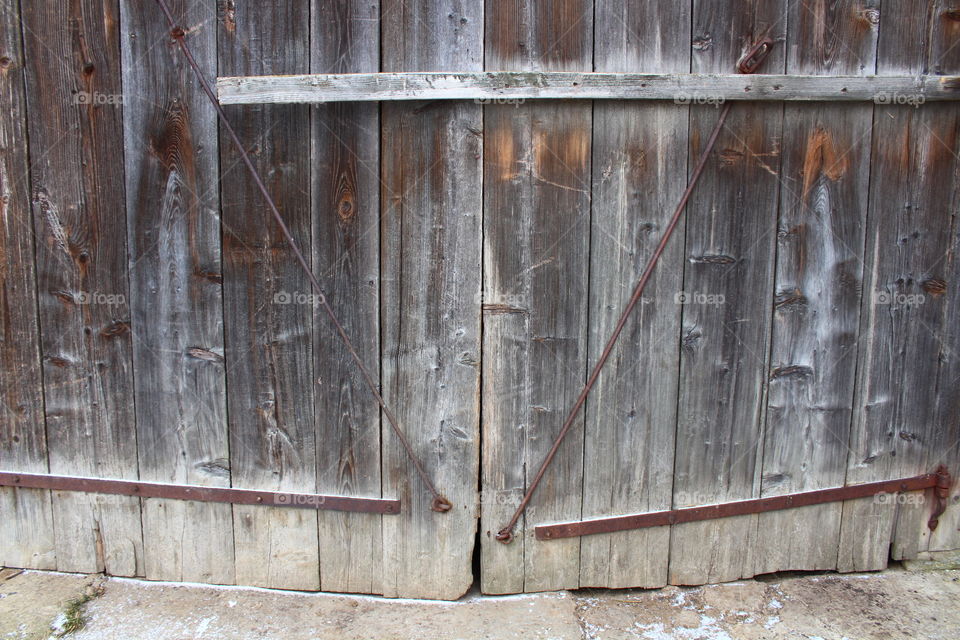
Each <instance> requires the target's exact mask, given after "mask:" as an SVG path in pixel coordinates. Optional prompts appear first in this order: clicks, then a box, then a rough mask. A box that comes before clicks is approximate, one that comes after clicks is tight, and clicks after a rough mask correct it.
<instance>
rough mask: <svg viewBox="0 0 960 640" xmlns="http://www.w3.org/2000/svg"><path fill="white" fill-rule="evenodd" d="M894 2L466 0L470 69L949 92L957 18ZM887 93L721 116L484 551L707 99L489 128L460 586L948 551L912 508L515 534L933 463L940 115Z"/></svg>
mask: <svg viewBox="0 0 960 640" xmlns="http://www.w3.org/2000/svg"><path fill="white" fill-rule="evenodd" d="M920 4H921V5H922V6H921V7H917V6H913V5H910V4H909V3H890V6H889V7H888V6H884V7H882V13H881V7H880V4H879V2H873V1H871V0H840V1H837V2H829V1H826V0H822V1H819V0H818V1H812V2H802V1H795V0H778V1H777V2H759V1H757V2H748V3H738V4H737V5H736V7H734V3H716V2H706V1H702V0H692V1H691V2H674V3H669V4H667V3H660V4H658V5H655V3H596V4H595V5H592V6H591V3H585V2H583V1H581V0H570V1H568V2H563V3H559V4H557V3H554V4H553V5H552V6H551V9H550V10H547V9H545V8H543V7H540V6H539V5H537V6H536V8H533V7H531V6H528V4H527V3H524V2H519V1H506V0H505V1H503V2H488V17H487V24H488V27H487V35H486V42H487V55H486V66H487V69H500V68H510V69H521V68H522V69H548V70H552V69H564V70H583V69H589V68H590V67H591V63H592V68H593V69H594V70H596V71H621V72H627V71H648V70H651V69H656V70H657V71H658V72H670V71H675V72H694V73H731V72H733V70H734V68H735V65H736V62H737V59H738V58H739V57H740V56H741V54H742V53H743V52H744V51H745V50H746V49H747V48H748V47H749V46H750V44H751V43H752V42H754V41H756V40H757V39H758V38H759V37H760V36H761V35H764V34H766V35H769V36H771V37H772V38H773V39H774V40H775V42H776V45H775V48H774V52H773V55H771V56H770V57H769V58H768V59H767V60H766V62H765V64H764V67H763V71H762V72H763V73H774V74H777V73H787V74H792V75H845V76H863V75H874V74H886V75H911V74H915V75H916V74H923V73H930V74H950V73H956V72H957V71H958V69H957V68H956V67H957V61H958V60H960V56H958V54H956V53H955V51H952V50H951V47H953V48H954V49H956V48H957V47H956V44H957V42H958V37H960V31H958V29H957V18H956V15H955V11H954V12H953V13H951V12H950V11H949V8H948V7H946V5H945V4H944V3H942V2H939V1H937V0H931V1H930V2H927V3H920ZM648 5H650V6H648ZM654 5H655V6H654ZM591 19H592V20H593V23H592V24H591ZM561 25H562V26H561ZM590 42H592V46H591V45H590ZM590 51H592V61H591V60H590V54H589V52H590ZM910 97H911V96H889V95H877V96H876V97H875V100H874V103H876V104H874V103H871V102H860V103H848V104H838V103H835V102H825V103H787V104H780V103H752V104H751V103H743V104H736V105H734V107H733V111H732V112H731V115H730V118H729V119H728V120H727V122H726V125H725V127H724V128H723V130H722V131H721V133H720V137H719V139H718V142H717V145H716V147H715V149H714V151H713V152H712V153H711V155H710V158H709V161H708V163H707V165H706V171H705V172H704V174H703V176H702V178H701V180H700V182H699V184H698V187H697V189H696V191H695V192H694V195H693V197H692V199H691V201H690V203H689V206H688V207H687V213H686V222H685V225H684V224H681V227H680V228H679V231H678V234H677V237H675V238H674V241H673V243H672V244H671V245H670V247H669V248H668V250H667V252H666V253H665V254H664V256H663V258H662V260H661V262H660V265H659V267H658V271H657V275H656V277H655V279H654V280H653V282H652V283H651V285H650V286H649V287H648V288H647V290H646V292H645V294H644V299H643V304H641V305H640V307H639V308H638V309H637V311H636V313H635V314H634V316H633V317H632V318H631V319H630V321H629V323H628V325H627V329H626V332H625V333H624V335H623V336H622V337H621V340H620V343H619V345H618V347H617V350H616V351H615V352H614V357H613V359H612V360H611V362H610V364H609V365H608V367H607V369H606V370H605V372H604V373H603V375H602V376H601V378H600V381H599V383H598V385H597V386H596V388H595V389H594V391H593V392H592V394H591V396H590V397H589V399H588V401H587V404H586V409H585V411H584V412H583V414H582V415H581V416H580V417H579V418H578V420H579V422H577V423H575V427H574V429H573V430H572V431H571V433H570V434H569V435H568V436H567V438H566V439H565V441H564V443H563V445H562V447H561V449H560V452H559V455H558V457H557V459H556V460H555V462H554V463H553V465H552V466H551V467H549V468H548V471H547V473H546V475H545V476H544V482H543V485H542V486H541V488H540V489H539V491H538V492H537V493H535V494H534V497H533V500H532V501H531V503H530V506H529V508H528V509H527V511H526V514H525V518H524V519H522V520H521V521H520V523H519V524H518V526H517V528H516V530H515V534H516V537H515V539H514V541H513V542H512V543H511V544H510V545H502V544H500V543H499V542H497V541H496V540H495V536H496V533H497V531H498V530H499V529H500V528H501V527H502V526H503V525H504V524H505V523H506V522H507V520H508V518H509V516H510V515H511V513H512V512H513V511H514V509H515V507H516V506H517V503H518V501H519V499H520V496H521V495H522V494H523V492H524V490H525V489H526V487H527V485H528V483H529V482H530V480H531V478H532V477H533V475H534V473H535V472H536V470H537V468H538V467H539V465H540V463H541V462H542V460H543V458H544V456H545V455H546V452H547V451H548V449H549V448H550V445H551V444H552V440H553V438H554V437H555V435H556V433H557V431H558V429H559V427H560V424H561V423H562V420H563V417H564V415H565V412H566V410H567V409H568V408H569V407H570V405H571V404H572V402H573V400H574V398H575V395H576V393H577V391H578V390H579V387H580V385H582V383H583V382H584V379H585V374H586V371H587V369H586V367H587V366H588V365H591V364H592V363H593V362H594V361H595V360H596V359H597V357H598V355H599V352H600V349H601V347H602V346H603V341H604V340H605V338H606V336H607V335H608V334H609V332H610V330H611V328H612V325H613V323H614V322H615V320H616V318H617V315H618V313H619V311H620V309H622V308H623V306H624V304H625V302H626V299H627V298H628V297H629V293H630V288H631V287H632V284H633V282H634V281H635V279H636V278H637V276H638V275H639V273H640V271H641V269H642V268H643V266H644V262H645V259H646V257H647V256H648V255H649V254H650V253H651V251H652V248H653V245H654V244H655V243H656V241H657V240H658V239H659V237H660V235H661V232H662V229H663V225H664V223H665V222H666V220H667V219H668V215H669V213H670V211H671V210H672V208H673V206H674V204H675V203H676V202H677V200H678V197H679V194H680V191H681V190H682V188H683V186H684V185H685V177H686V175H687V172H688V171H689V170H690V169H691V168H692V164H693V161H694V160H695V159H696V158H697V157H698V156H699V154H700V153H701V149H702V146H703V144H704V141H705V140H706V138H707V136H708V135H709V133H710V131H711V129H712V128H713V126H714V123H715V122H716V120H717V117H718V113H719V111H718V109H717V108H716V107H718V106H719V105H718V104H717V100H716V99H715V96H710V95H683V94H678V95H677V96H676V99H675V100H674V103H673V104H670V103H667V104H664V103H660V104H638V103H619V102H616V101H596V102H595V103H594V106H593V109H592V111H590V112H582V111H581V110H580V109H581V106H582V105H579V104H576V103H560V104H556V105H549V106H544V105H543V104H542V103H536V104H520V105H493V106H488V107H487V108H486V121H485V141H486V154H485V167H486V183H485V188H484V193H485V202H484V205H485V223H484V249H485V255H484V316H483V318H484V350H483V355H484V359H483V371H484V386H483V391H484V397H483V425H484V426H483V434H484V442H483V449H484V450H483V477H482V486H483V494H482V497H483V505H482V518H481V542H482V560H483V563H482V573H481V585H482V588H483V590H484V591H485V592H487V593H507V592H514V591H519V590H525V591H536V590H541V589H550V588H561V587H564V588H569V587H577V586H580V587H585V586H602V587H626V586H647V587H655V586H662V585H664V584H668V583H673V584H702V583H707V582H716V581H725V580H734V579H739V578H741V577H750V576H753V575H757V574H761V573H769V572H773V571H782V570H823V569H839V570H841V571H850V570H869V569H879V568H883V567H884V566H886V563H887V561H888V559H889V557H890V556H891V554H892V556H893V557H894V558H899V557H915V556H916V554H917V552H918V551H921V550H926V549H931V550H936V549H941V548H946V547H948V546H949V545H950V544H956V536H957V524H956V517H957V516H956V513H955V512H956V510H955V509H954V513H952V514H951V513H950V512H949V511H948V515H947V516H946V517H945V518H944V519H943V521H942V522H943V523H945V524H941V526H940V528H938V529H937V531H936V533H934V534H931V532H930V530H929V529H928V528H927V519H928V517H929V515H930V510H931V503H930V501H929V500H927V499H925V497H924V496H923V495H913V496H908V498H907V499H906V500H904V501H899V502H898V501H897V500H887V501H883V500H878V499H877V498H875V497H874V498H864V499H859V500H850V501H848V502H846V503H840V502H837V503H829V504H821V505H815V506H808V507H803V508H799V509H790V510H785V511H777V512H771V513H764V514H759V515H758V514H752V515H740V516H734V517H728V518H721V519H716V520H709V521H704V522H690V523H684V524H678V525H674V526H673V527H667V526H663V527H658V528H649V529H641V530H634V531H627V532H618V533H604V534H596V535H590V536H584V537H582V538H566V539H560V540H550V541H542V540H537V539H536V538H534V535H533V525H537V524H542V523H549V522H556V521H564V520H580V519H589V518H596V517H601V516H609V515H621V514H630V513H643V512H649V511H658V510H665V509H670V508H683V507H689V506H695V505H704V504H717V503H724V502H730V501H737V500H744V499H751V498H761V497H763V498H766V497H771V496H779V495H783V494H788V493H797V492H803V491H812V490H817V489H823V488H830V487H840V486H844V485H847V484H860V483H864V482H871V481H880V480H890V479H895V478H901V477H907V476H915V475H919V474H923V473H929V472H931V471H933V470H934V469H935V468H936V467H937V465H938V464H941V463H948V464H950V465H954V466H955V465H956V462H957V455H958V454H957V450H958V446H957V445H958V432H960V427H958V422H960V420H958V417H957V415H958V396H960V393H958V389H957V386H958V385H957V381H958V377H957V376H958V370H957V364H956V362H957V360H958V358H957V357H956V353H957V352H958V349H960V346H958V344H957V340H958V335H957V332H956V331H955V330H953V327H954V326H955V325H956V322H955V321H952V320H951V319H952V318H954V317H955V316H956V313H957V309H956V298H957V296H956V294H955V292H956V282H955V278H951V276H950V275H948V274H954V273H955V271H956V269H957V263H956V254H957V249H958V244H957V243H958V230H957V224H956V220H957V207H958V195H957V194H958V191H957V187H956V183H957V176H958V173H957V172H958V161H957V157H958V156H957V147H958V139H957V132H958V123H957V117H958V116H957V110H956V107H955V106H954V105H927V106H925V107H923V108H919V109H918V108H916V105H915V104H914V103H913V102H910V101H909V100H908V99H909V98H910ZM913 98H916V96H913ZM904 99H907V100H906V101H905V100H904ZM581 145H583V146H585V147H587V148H588V149H589V151H587V152H586V153H585V154H583V155H580V154H579V150H580V148H581ZM575 151H576V153H575ZM586 158H588V159H586ZM937 185H949V187H947V188H945V189H940V188H938V187H937ZM583 190H588V191H589V197H588V198H586V199H584V198H582V195H583ZM585 288H586V293H585ZM951 294H953V295H951ZM583 321H586V322H587V323H588V324H589V331H587V332H586V333H584V332H583V331H580V330H579V325H578V324H577V323H578V322H583ZM927 497H929V496H927ZM947 540H951V541H952V542H950V543H948V542H946V541H947Z"/></svg>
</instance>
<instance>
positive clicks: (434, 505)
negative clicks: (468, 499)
mask: <svg viewBox="0 0 960 640" xmlns="http://www.w3.org/2000/svg"><path fill="white" fill-rule="evenodd" d="M450 509H453V504H452V503H451V502H450V501H449V500H447V499H446V498H444V497H443V496H437V497H436V498H434V499H433V502H431V503H430V510H431V511H436V512H437V513H446V512H447V511H450Z"/></svg>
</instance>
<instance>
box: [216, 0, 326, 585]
mask: <svg viewBox="0 0 960 640" xmlns="http://www.w3.org/2000/svg"><path fill="white" fill-rule="evenodd" d="M219 34H220V35H219V47H218V55H219V66H220V68H221V69H223V70H231V71H230V72H231V73H263V72H267V73H269V72H277V73H279V72H296V71H301V72H303V71H307V70H308V69H309V64H310V53H309V42H310V6H309V4H308V3H304V2H299V1H297V0H270V1H269V2H258V3H256V5H254V4H253V3H235V4H232V5H230V6H229V8H228V11H227V12H226V13H225V14H224V15H223V16H222V19H221V20H220V23H219ZM277 51H282V52H283V55H282V56H277V55H276V52H277ZM228 113H229V116H230V118H231V120H232V122H233V125H234V127H235V128H236V130H237V132H238V135H239V136H240V138H241V140H242V141H243V143H244V144H245V145H247V149H248V151H250V152H251V154H252V157H253V161H254V164H255V165H256V166H257V168H258V169H259V171H260V174H261V176H262V177H263V179H264V181H265V184H266V185H267V188H268V189H269V190H270V193H271V195H272V196H273V197H274V199H275V201H276V203H277V206H278V207H279V208H280V210H281V211H282V212H283V215H284V219H285V221H286V223H287V225H288V226H289V227H290V230H291V232H292V233H293V235H294V238H295V239H296V241H297V243H298V244H299V246H300V247H301V248H302V249H303V251H304V252H305V253H306V255H309V252H310V250H311V241H310V238H311V224H310V179H311V178H310V152H311V150H310V136H309V131H310V120H309V117H310V114H309V108H308V107H306V106H298V105H279V106H271V105H267V106H258V107H250V108H244V109H231V110H230V111H229V112H228ZM224 142H225V144H221V145H220V180H221V199H222V204H221V207H222V221H221V222H222V229H223V286H224V322H225V334H226V354H225V355H226V359H227V362H228V365H227V403H228V411H229V415H228V417H229V426H230V472H231V479H232V482H233V484H234V486H237V487H241V488H244V489H271V490H277V491H296V492H307V493H312V492H314V491H315V489H316V483H317V462H316V436H315V432H314V428H313V418H314V389H315V388H316V385H314V384H313V381H314V375H313V373H314V371H313V351H312V344H313V311H314V307H315V304H313V300H314V298H313V295H314V294H313V292H312V291H311V289H310V285H309V282H308V280H307V277H306V275H305V274H304V273H303V271H302V270H301V267H300V265H299V264H298V263H297V261H296V258H295V256H294V255H293V252H292V250H291V249H290V246H289V245H288V244H287V242H286V240H285V239H284V237H283V236H282V235H281V232H280V230H279V228H278V227H277V225H276V224H275V223H274V222H273V221H272V220H271V219H270V218H269V214H268V212H267V210H266V205H265V204H264V203H263V196H261V195H260V193H259V191H257V189H256V187H255V186H254V183H253V181H252V179H251V178H250V176H249V175H248V173H247V172H246V171H245V170H244V167H242V166H240V160H239V156H238V153H237V151H236V150H235V149H234V148H233V146H232V144H231V143H229V141H227V140H224ZM233 529H234V553H235V556H236V572H237V581H238V582H240V583H242V584H255V585H260V586H267V587H283V588H294V589H317V588H319V586H320V561H319V544H318V539H317V514H316V512H313V511H310V510H304V509H283V508H281V507H270V506H263V507H260V506H240V505H234V507H233Z"/></svg>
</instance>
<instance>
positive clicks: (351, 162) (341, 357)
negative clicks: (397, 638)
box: [310, 0, 383, 593]
mask: <svg viewBox="0 0 960 640" xmlns="http://www.w3.org/2000/svg"><path fill="white" fill-rule="evenodd" d="M311 20H312V21H313V26H312V28H311V33H312V35H311V62H310V66H311V70H312V71H313V72H314V73H351V72H354V73H359V72H375V71H379V69H380V22H379V20H380V4H379V2H378V1H376V0H374V1H359V0H357V1H350V2H338V3H331V2H324V1H321V0H315V1H314V2H313V8H312V10H311ZM379 114H380V107H379V105H377V104H351V103H337V104H330V105H318V106H316V107H315V108H314V110H313V113H312V118H313V125H312V126H313V135H312V136H311V138H312V144H313V150H312V169H311V186H312V197H311V199H312V203H313V204H312V219H313V264H314V271H315V272H316V274H317V277H318V278H319V279H320V282H321V284H322V285H323V287H324V289H325V290H326V292H327V294H328V295H329V296H330V301H331V304H332V305H333V308H334V309H335V310H336V312H337V314H338V316H339V318H340V321H341V322H342V323H343V326H344V327H345V328H346V331H347V334H348V335H350V336H351V337H352V338H353V339H354V341H355V344H356V347H357V349H358V350H359V353H360V354H361V357H362V358H363V359H364V362H365V363H366V365H367V368H368V369H369V370H370V371H371V372H374V375H376V374H377V373H378V372H379V369H380V318H379V316H380V311H379V302H380V198H379V195H380V184H379V177H380V129H379V125H380V120H379V118H380V115H379ZM318 312H319V310H318ZM313 336H314V337H313V350H314V370H315V371H316V373H317V375H316V385H317V386H316V401H315V421H316V428H317V433H316V437H317V485H318V486H317V488H318V490H319V491H320V492H322V493H332V494H340V495H356V496H368V497H380V495H381V490H380V410H379V407H378V406H377V404H376V402H375V401H374V399H373V397H372V396H371V395H370V391H369V389H367V387H366V385H365V384H364V381H363V379H362V377H361V376H360V373H359V371H358V370H357V367H356V365H355V364H354V362H353V360H352V359H351V357H350V355H349V354H348V353H347V351H346V349H345V348H344V347H343V344H342V342H341V341H340V338H339V337H338V336H337V335H336V333H335V331H334V330H333V328H332V327H331V325H330V322H329V320H328V319H327V317H326V315H325V314H321V315H320V316H315V317H314V333H313ZM319 518H320V549H321V551H320V581H321V587H322V588H323V590H324V591H352V592H363V593H380V592H382V587H381V584H380V583H381V578H382V565H381V561H380V557H381V555H382V549H383V538H382V530H381V516H379V515H376V514H360V513H339V512H335V511H328V512H321V513H320V514H319Z"/></svg>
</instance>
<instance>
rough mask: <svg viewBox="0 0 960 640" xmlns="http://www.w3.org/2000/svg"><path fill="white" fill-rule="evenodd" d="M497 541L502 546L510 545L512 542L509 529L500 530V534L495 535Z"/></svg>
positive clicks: (511, 534) (511, 532) (511, 533)
mask: <svg viewBox="0 0 960 640" xmlns="http://www.w3.org/2000/svg"><path fill="white" fill-rule="evenodd" d="M497 540H499V541H500V542H502V543H503V544H510V543H511V542H513V531H511V530H510V529H501V530H500V532H499V533H497Z"/></svg>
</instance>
